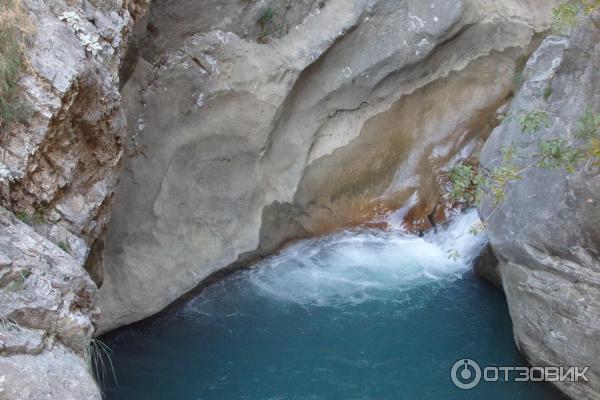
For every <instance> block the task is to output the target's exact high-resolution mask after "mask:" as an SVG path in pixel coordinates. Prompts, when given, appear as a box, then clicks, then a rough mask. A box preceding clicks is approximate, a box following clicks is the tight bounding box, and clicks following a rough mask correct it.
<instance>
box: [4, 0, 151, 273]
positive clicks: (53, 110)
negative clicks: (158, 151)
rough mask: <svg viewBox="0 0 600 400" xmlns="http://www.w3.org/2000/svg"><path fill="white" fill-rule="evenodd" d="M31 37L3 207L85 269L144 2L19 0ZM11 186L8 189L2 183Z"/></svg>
mask: <svg viewBox="0 0 600 400" xmlns="http://www.w3.org/2000/svg"><path fill="white" fill-rule="evenodd" d="M23 3H24V7H25V9H26V10H27V12H28V16H29V23H30V24H31V25H32V27H33V28H32V31H33V38H32V40H31V42H32V43H31V44H30V46H28V48H27V51H26V58H27V60H28V65H29V67H28V69H27V70H26V71H25V73H24V74H23V75H22V77H21V81H20V86H21V88H22V96H23V99H24V102H25V103H26V104H27V105H28V108H29V109H30V110H29V113H30V116H29V117H28V118H27V119H26V120H23V121H21V122H19V123H14V124H11V125H9V126H8V127H7V129H6V130H5V131H4V132H2V135H1V136H0V146H1V150H2V160H1V161H2V163H3V164H4V165H6V166H7V167H8V169H9V170H10V174H11V177H12V180H13V182H12V184H11V185H10V189H4V190H3V191H2V192H3V194H4V197H5V198H4V199H3V204H5V205H6V206H8V207H9V208H11V209H12V210H14V211H16V212H18V213H19V214H21V215H23V216H28V219H29V220H30V221H29V222H30V223H32V224H33V225H34V226H35V228H36V230H37V231H38V232H40V233H41V234H43V235H44V236H46V237H48V238H50V239H51V240H52V241H54V242H55V243H58V242H61V241H64V242H66V243H68V244H69V247H70V248H71V250H72V251H71V253H72V254H73V255H74V256H75V257H76V258H77V259H78V260H81V261H82V262H83V261H84V260H85V259H86V257H87V256H88V254H89V250H90V246H91V245H92V244H93V243H94V241H95V240H96V239H98V238H100V237H101V236H102V234H103V232H104V229H105V226H106V223H107V222H108V217H109V213H110V203H111V196H112V192H113V188H114V186H115V184H116V181H117V178H118V165H119V163H120V160H121V156H122V153H123V142H124V140H125V135H126V129H125V123H126V120H125V116H124V113H123V110H122V108H121V104H120V103H121V101H120V99H121V96H120V94H119V83H118V71H119V66H120V64H121V59H122V58H123V54H124V52H125V48H126V38H127V36H128V35H129V33H130V31H131V28H132V25H133V19H132V17H131V13H130V11H131V12H132V13H134V14H136V15H137V13H139V12H141V10H142V6H143V4H144V0H138V1H137V2H134V1H127V2H104V1H99V0H96V1H88V0H78V1H68V2H65V1H62V0H57V1H52V2H44V1H42V0H23ZM3 185H4V186H6V182H3Z"/></svg>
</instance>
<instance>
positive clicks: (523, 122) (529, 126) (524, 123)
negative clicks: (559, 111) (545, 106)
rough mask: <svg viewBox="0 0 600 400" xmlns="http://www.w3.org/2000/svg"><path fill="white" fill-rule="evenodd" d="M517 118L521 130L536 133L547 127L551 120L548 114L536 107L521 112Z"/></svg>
mask: <svg viewBox="0 0 600 400" xmlns="http://www.w3.org/2000/svg"><path fill="white" fill-rule="evenodd" d="M518 120H519V125H520V126H521V132H523V133H531V134H534V133H537V132H538V131H539V130H540V129H541V128H547V127H549V126H550V122H551V120H550V114H549V113H548V112H546V111H543V110H538V109H533V110H530V111H523V112H521V114H520V115H519V117H518Z"/></svg>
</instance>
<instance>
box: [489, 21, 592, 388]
mask: <svg viewBox="0 0 600 400" xmlns="http://www.w3.org/2000/svg"><path fill="white" fill-rule="evenodd" d="M598 21H599V20H598V15H594V16H592V17H590V18H587V17H586V18H585V20H584V22H583V23H582V25H581V26H579V27H577V28H576V29H575V30H574V31H573V32H572V33H571V35H570V36H569V37H558V36H551V37H548V38H547V39H546V40H545V41H544V42H543V43H542V44H541V46H540V47H539V49H538V50H537V51H536V52H535V53H534V54H533V56H532V57H531V58H530V60H529V62H528V63H527V66H526V68H525V71H524V74H523V75H524V78H525V81H524V84H523V86H522V88H521V89H520V90H519V92H518V94H517V95H516V97H515V99H514V100H513V102H512V105H511V110H510V112H509V117H508V118H507V119H506V120H505V122H504V123H503V124H502V125H501V126H500V127H498V128H497V129H496V130H494V132H493V133H492V135H491V137H490V139H489V140H488V141H487V142H486V144H485V146H484V148H483V151H482V154H481V165H482V166H483V167H485V168H488V169H491V168H493V167H494V166H496V165H498V163H500V162H501V160H502V159H503V156H502V152H503V151H504V149H507V148H509V147H511V146H514V147H513V148H514V149H516V155H515V162H516V163H517V164H518V165H519V168H523V171H524V172H523V174H522V178H521V179H519V180H517V181H514V182H512V183H510V184H509V185H508V190H507V193H506V198H505V199H504V200H503V201H502V203H501V204H500V205H499V206H498V207H496V206H495V205H494V204H493V201H492V200H491V199H490V198H487V199H486V200H485V201H484V203H483V205H482V207H481V210H480V214H481V216H482V217H483V218H488V222H487V232H488V236H489V239H490V242H491V245H492V248H493V251H494V253H495V254H496V256H497V257H498V259H499V261H500V263H499V266H498V268H499V272H500V275H501V280H502V286H503V288H504V292H505V293H506V298H507V301H508V305H509V309H510V314H511V318H512V320H513V329H514V336H515V341H516V343H517V346H518V347H519V349H520V350H521V351H522V352H523V353H524V354H525V355H526V357H527V358H528V359H529V361H530V362H531V364H533V365H542V366H546V365H554V366H561V365H566V366H570V365H578V366H589V367H590V370H589V372H588V373H587V377H588V378H589V383H586V382H579V383H571V382H562V383H557V386H558V387H559V388H560V389H561V390H562V391H564V392H565V393H567V394H568V395H569V396H571V397H572V398H576V399H597V398H600V375H599V371H600V359H598V354H600V342H599V341H598V338H599V337H600V302H599V299H600V254H599V249H600V173H599V170H598V158H597V157H598V154H596V155H595V158H594V157H593V156H592V157H591V158H590V155H589V153H586V154H587V155H586V157H584V160H583V161H580V162H578V163H576V165H575V171H571V172H567V169H570V168H569V165H570V163H571V161H570V158H571V156H569V154H572V153H569V152H570V151H572V150H573V149H582V150H583V151H584V152H588V151H589V149H590V148H589V147H586V146H589V145H590V143H593V142H588V141H590V140H598V137H600V126H599V125H598V124H599V123H598V122H597V121H598V120H596V122H594V121H593V119H592V121H589V120H588V122H587V123H586V122H585V121H584V117H585V116H586V115H587V116H591V115H594V114H595V113H598V112H599V111H600V86H599V85H600V29H599V28H598ZM532 110H537V112H538V115H542V116H545V117H544V118H543V121H542V122H541V123H540V124H539V129H536V131H537V132H531V133H524V132H523V129H522V128H523V127H522V126H521V124H522V123H523V120H522V119H521V120H520V118H519V115H523V113H524V112H530V111H532ZM596 115H600V114H596ZM510 116H512V117H510ZM596 118H599V117H596ZM590 122H591V123H590ZM585 126H587V128H586V129H587V130H588V132H587V133H586V135H587V137H586V135H583V134H582V132H583V131H582V129H584V127H585ZM594 127H595V133H594V132H593V130H594ZM594 137H595V139H594ZM557 139H558V140H559V141H558V142H557V141H556V140H557ZM544 143H546V144H548V143H554V144H557V143H558V145H556V146H555V147H554V150H552V148H550V150H551V151H550V153H548V154H546V155H545V157H547V158H546V163H544V162H543V158H540V148H542V149H543V148H544ZM546 146H547V145H546ZM560 149H562V150H560ZM543 154H544V153H543V152H542V155H543ZM541 161H542V163H541V164H540V162H541ZM565 167H567V168H565Z"/></svg>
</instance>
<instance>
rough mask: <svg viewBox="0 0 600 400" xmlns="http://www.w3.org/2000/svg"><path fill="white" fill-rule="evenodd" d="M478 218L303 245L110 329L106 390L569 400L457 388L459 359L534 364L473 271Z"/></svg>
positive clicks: (139, 394) (529, 389)
mask: <svg viewBox="0 0 600 400" xmlns="http://www.w3.org/2000/svg"><path fill="white" fill-rule="evenodd" d="M475 219H476V216H475V214H474V213H470V214H467V215H463V216H461V217H459V218H457V220H456V221H455V222H454V223H453V224H452V225H451V226H450V228H448V230H445V231H442V232H439V233H438V234H435V235H434V234H430V235H427V236H425V237H423V238H417V237H414V236H406V235H404V234H402V233H401V232H382V231H374V230H359V231H351V232H343V233H340V234H337V235H333V236H328V237H325V238H319V239H313V240H306V241H302V242H299V243H297V244H294V245H292V246H290V247H288V248H287V249H285V250H284V251H282V252H281V253H280V254H279V255H276V256H274V257H272V258H269V259H267V260H265V261H263V262H261V263H259V264H258V265H257V266H255V267H254V268H253V269H250V270H246V271H242V272H239V273H236V274H234V275H231V276H229V277H228V278H225V279H223V280H222V281H220V282H218V283H215V284H213V285H211V286H209V287H207V288H206V289H205V290H203V291H202V292H201V293H200V294H198V295H196V296H195V297H194V298H192V299H190V300H189V301H187V302H186V303H185V304H182V305H180V306H179V307H178V308H177V309H173V310H170V311H169V312H167V313H165V314H162V315H160V316H158V317H156V318H153V319H151V320H148V321H145V322H142V323H139V324H136V325H133V326H130V327H127V328H124V329H121V330H119V331H117V332H113V333H111V334H109V335H106V336H104V337H103V338H102V340H103V341H104V342H105V343H106V344H107V345H108V346H110V347H111V348H112V350H113V353H112V362H113V363H114V370H115V374H116V378H117V382H116V383H115V382H114V380H113V379H109V378H106V379H105V384H104V392H105V395H106V398H107V399H109V400H137V399H140V400H141V399H143V400H152V399H157V400H158V399H161V400H162V399H189V400H192V399H215V400H229V399H231V400H234V399H235V400H237V399H249V400H259V399H260V400H262V399H265V400H266V399H269V400H275V399H278V400H279V399H315V400H317V399H319V400H320V399H339V400H350V399H368V400H376V399H381V400H383V399H390V400H392V399H394V400H398V399H436V400H438V399H444V400H447V399H448V400H451V399H520V400H528V399H543V400H552V399H559V398H561V397H560V396H559V395H558V393H556V392H555V391H554V390H553V389H552V388H551V387H550V386H549V385H547V384H542V383H522V382H519V383H515V382H512V383H510V382H495V383H480V384H479V385H478V386H477V387H476V388H475V389H472V390H461V389H458V388H456V387H455V386H454V385H453V384H452V381H451V379H450V368H451V366H452V364H453V363H454V362H455V361H456V360H457V359H460V358H465V357H468V358H471V359H474V360H476V361H478V362H479V363H480V364H481V365H508V366H512V365H514V366H520V365H524V362H523V360H522V359H521V358H520V357H519V355H518V353H517V351H516V349H515V346H514V344H513V341H512V332H511V322H510V318H509V315H508V310H507V307H506V304H505V300H504V298H503V295H502V293H501V292H500V291H498V290H497V289H495V288H494V287H492V286H491V285H489V284H488V283H486V282H484V281H482V280H480V279H478V278H476V277H475V276H474V275H473V273H472V272H471V268H470V267H471V263H472V260H473V258H474V257H475V256H476V254H477V253H478V251H479V250H480V249H481V247H482V246H483V245H484V244H485V240H484V239H483V238H475V237H473V236H472V235H470V234H468V233H467V231H468V227H469V226H470V225H471V224H472V223H473V222H474V221H475ZM453 250H456V252H457V253H458V254H459V255H460V257H459V258H458V259H456V260H454V259H449V258H448V252H450V253H451V254H455V252H454V251H453Z"/></svg>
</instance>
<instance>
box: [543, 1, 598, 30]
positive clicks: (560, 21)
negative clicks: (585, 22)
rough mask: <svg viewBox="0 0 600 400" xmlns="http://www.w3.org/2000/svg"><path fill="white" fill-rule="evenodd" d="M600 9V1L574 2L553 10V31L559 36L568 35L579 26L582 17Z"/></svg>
mask: <svg viewBox="0 0 600 400" xmlns="http://www.w3.org/2000/svg"><path fill="white" fill-rule="evenodd" d="M598 9H600V0H572V1H569V2H567V3H564V4H561V5H559V6H557V7H555V8H554V9H553V10H552V31H553V32H554V33H555V34H558V35H564V34H566V33H567V32H568V31H569V30H570V29H572V28H574V27H575V26H577V24H578V23H579V22H580V20H581V17H582V16H584V15H590V14H591V13H593V12H594V11H596V10H598Z"/></svg>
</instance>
